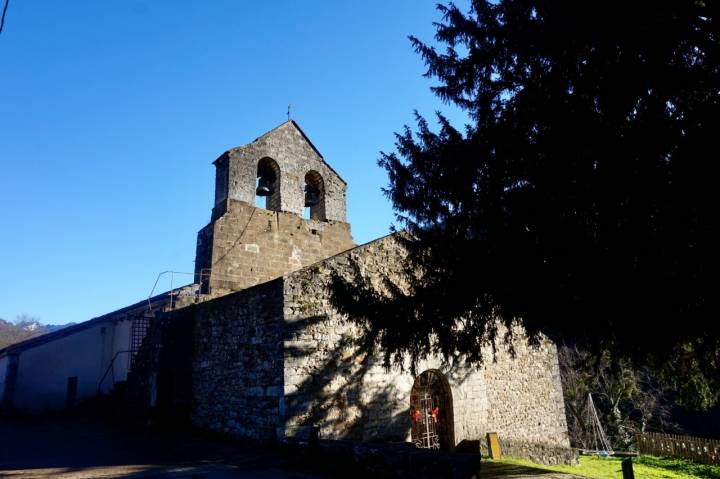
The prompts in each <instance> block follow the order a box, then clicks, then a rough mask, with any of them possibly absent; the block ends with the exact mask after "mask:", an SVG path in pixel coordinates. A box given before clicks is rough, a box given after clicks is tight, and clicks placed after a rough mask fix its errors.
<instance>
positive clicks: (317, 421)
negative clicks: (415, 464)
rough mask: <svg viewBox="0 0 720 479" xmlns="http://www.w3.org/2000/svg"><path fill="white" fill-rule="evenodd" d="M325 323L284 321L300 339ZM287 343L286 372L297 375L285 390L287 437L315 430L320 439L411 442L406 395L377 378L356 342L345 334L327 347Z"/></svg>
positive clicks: (289, 334) (287, 334) (372, 363)
mask: <svg viewBox="0 0 720 479" xmlns="http://www.w3.org/2000/svg"><path fill="white" fill-rule="evenodd" d="M326 320H327V318H326V317H324V316H312V317H307V318H303V319H301V320H297V321H294V322H292V323H286V327H285V337H286V338H294V337H302V336H303V333H304V332H306V331H308V330H311V329H312V326H314V325H317V324H320V323H322V322H323V321H326ZM287 343H290V345H288V346H286V347H285V351H284V356H285V363H286V368H287V367H288V365H289V366H290V368H291V369H293V370H294V371H298V372H299V374H297V375H292V374H291V375H288V377H287V378H286V380H287V382H288V387H286V391H290V392H289V393H287V394H286V395H285V398H284V415H283V416H284V418H285V428H286V431H285V432H286V434H287V435H292V434H293V433H294V432H295V429H296V428H300V427H304V426H317V427H319V429H320V435H321V437H323V438H328V439H352V440H356V441H359V440H373V441H405V440H407V439H408V437H409V433H410V416H409V412H410V404H409V399H408V396H407V394H406V393H404V392H403V391H401V390H399V389H398V388H397V387H396V386H395V385H394V384H392V383H391V382H386V381H382V380H379V379H378V378H377V376H378V375H379V374H382V373H383V369H382V368H381V367H379V365H377V364H375V361H373V359H372V358H370V357H369V356H368V354H366V353H364V352H361V351H360V350H359V348H357V347H356V346H355V345H354V344H353V343H354V341H353V340H352V339H350V338H348V337H344V336H343V337H342V338H341V339H340V340H339V341H337V342H335V343H334V345H333V347H332V348H328V349H321V348H322V347H323V346H319V347H317V348H316V347H307V345H306V344H304V343H303V342H302V341H287V342H286V344H287ZM320 358H322V359H320ZM307 366H310V367H307ZM297 378H300V379H299V380H297Z"/></svg>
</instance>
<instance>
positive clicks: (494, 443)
mask: <svg viewBox="0 0 720 479" xmlns="http://www.w3.org/2000/svg"><path fill="white" fill-rule="evenodd" d="M487 445H488V454H490V459H500V458H501V457H502V451H501V450H500V441H499V440H498V435H497V433H496V432H489V433H487Z"/></svg>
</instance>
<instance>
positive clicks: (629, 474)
mask: <svg viewBox="0 0 720 479" xmlns="http://www.w3.org/2000/svg"><path fill="white" fill-rule="evenodd" d="M622 473H623V479H635V473H634V472H633V466H632V458H630V457H628V458H627V459H623V462H622Z"/></svg>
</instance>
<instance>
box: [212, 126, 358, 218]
mask: <svg viewBox="0 0 720 479" xmlns="http://www.w3.org/2000/svg"><path fill="white" fill-rule="evenodd" d="M266 157H268V158H272V159H273V160H275V162H277V164H278V166H279V168H280V208H279V209H280V210H281V211H286V212H290V213H295V214H296V215H300V216H302V214H303V209H304V204H305V203H304V199H305V191H304V190H305V175H306V174H307V173H308V172H309V171H316V172H317V173H318V174H319V175H320V176H321V177H322V180H323V184H324V188H325V195H324V196H325V198H324V201H325V218H324V219H327V220H332V221H342V222H344V221H346V207H345V199H346V198H345V195H346V188H347V185H346V183H345V181H344V180H343V179H342V178H340V176H338V174H337V173H336V172H335V171H334V170H333V169H332V168H331V167H330V166H329V165H328V164H327V163H326V162H325V161H324V160H323V158H322V156H321V155H320V154H319V153H318V151H317V150H315V148H314V147H313V146H312V144H311V143H310V142H309V140H308V139H307V138H306V137H305V135H304V134H303V132H302V131H301V130H300V128H299V127H298V126H297V124H296V123H295V122H294V121H288V122H285V123H283V124H282V125H280V126H279V127H277V128H275V129H273V130H271V131H269V132H268V133H266V134H264V135H262V136H261V137H259V138H257V139H256V140H255V141H253V142H252V143H249V144H247V145H244V146H241V147H238V148H233V149H231V150H229V151H228V152H226V153H225V154H223V155H222V156H221V157H220V158H218V160H217V161H216V162H215V166H216V168H217V173H216V195H215V203H216V204H218V203H220V202H222V201H224V200H225V199H226V198H229V199H233V200H237V201H244V202H246V203H248V204H251V205H254V204H255V182H256V177H257V166H258V162H259V161H260V160H262V159H263V158H266Z"/></svg>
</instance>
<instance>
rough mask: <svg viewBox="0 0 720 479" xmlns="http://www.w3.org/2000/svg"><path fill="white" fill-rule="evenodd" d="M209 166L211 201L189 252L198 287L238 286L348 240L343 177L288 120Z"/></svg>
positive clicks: (336, 249)
mask: <svg viewBox="0 0 720 479" xmlns="http://www.w3.org/2000/svg"><path fill="white" fill-rule="evenodd" d="M214 165H215V205H214V207H213V210H212V216H211V220H210V223H209V224H208V225H207V226H205V227H204V228H203V229H202V230H200V231H199V232H198V240H197V252H196V257H195V273H196V276H197V277H198V278H200V279H201V280H202V287H203V291H204V292H205V293H208V294H211V295H222V294H226V293H228V292H231V291H237V290H241V289H245V288H247V287H250V286H254V285H256V284H260V283H264V282H266V281H270V280H272V279H275V278H277V277H279V276H282V275H284V274H286V273H289V272H291V271H294V270H296V269H299V268H302V267H305V266H308V265H310V264H312V263H315V262H317V261H320V260H323V259H325V258H328V257H330V256H333V255H336V254H338V253H341V252H343V251H345V250H347V249H350V248H352V247H354V246H355V244H354V242H353V240H352V235H351V233H350V225H349V224H348V223H347V221H346V207H345V198H346V188H347V183H346V182H345V180H343V179H342V178H341V177H340V175H338V174H337V172H335V170H333V169H332V167H331V166H330V165H328V164H327V163H326V162H325V160H324V158H323V157H322V155H321V154H320V152H319V151H318V150H317V148H315V146H314V145H313V144H312V143H311V142H310V140H309V139H308V137H307V136H306V135H305V133H303V131H302V130H301V129H300V127H299V126H298V124H297V123H295V122H294V121H292V120H289V121H287V122H285V123H283V124H282V125H280V126H278V127H277V128H275V129H273V130H271V131H269V132H268V133H265V134H264V135H262V136H260V137H259V138H257V139H256V140H254V141H253V142H252V143H248V144H247V145H244V146H240V147H237V148H233V149H231V150H228V151H226V152H225V153H223V154H222V155H220V157H219V158H218V159H217V160H215V162H214Z"/></svg>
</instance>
